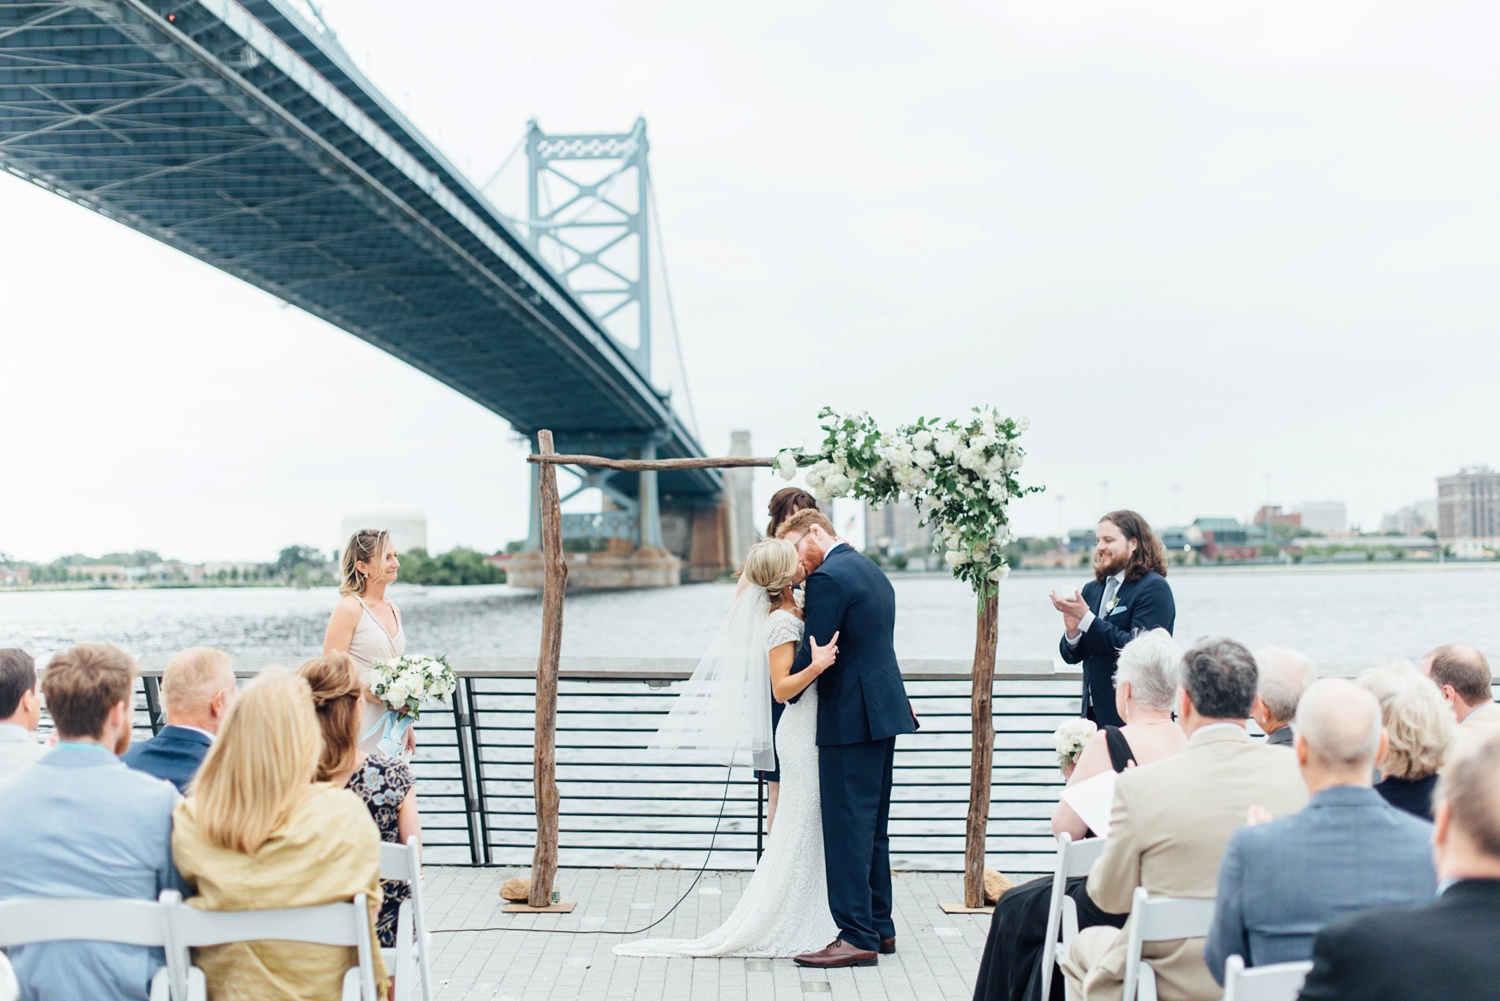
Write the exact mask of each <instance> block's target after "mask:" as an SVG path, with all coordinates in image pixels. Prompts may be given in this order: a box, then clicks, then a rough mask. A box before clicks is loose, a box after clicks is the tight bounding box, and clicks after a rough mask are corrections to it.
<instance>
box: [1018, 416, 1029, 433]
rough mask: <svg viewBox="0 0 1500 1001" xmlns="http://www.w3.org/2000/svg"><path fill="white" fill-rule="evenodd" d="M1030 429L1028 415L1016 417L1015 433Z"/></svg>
mask: <svg viewBox="0 0 1500 1001" xmlns="http://www.w3.org/2000/svg"><path fill="white" fill-rule="evenodd" d="M1030 429H1031V418H1030V417H1018V418H1016V433H1017V434H1019V433H1020V432H1022V431H1029V430H1030Z"/></svg>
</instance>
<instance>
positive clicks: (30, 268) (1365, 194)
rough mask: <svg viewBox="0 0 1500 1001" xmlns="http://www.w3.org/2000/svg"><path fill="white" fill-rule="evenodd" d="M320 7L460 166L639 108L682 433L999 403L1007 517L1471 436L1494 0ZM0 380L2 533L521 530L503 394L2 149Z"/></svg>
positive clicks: (1328, 488) (1488, 448)
mask: <svg viewBox="0 0 1500 1001" xmlns="http://www.w3.org/2000/svg"><path fill="white" fill-rule="evenodd" d="M323 6H324V10H325V14H326V16H327V18H328V20H329V21H330V23H331V24H332V25H333V27H334V28H335V30H336V31H337V32H338V34H339V37H340V39H341V40H342V42H343V44H344V45H345V47H346V49H347V50H348V51H349V52H350V54H351V55H352V56H353V57H354V59H355V60H356V62H357V63H358V64H359V65H360V66H361V67H362V68H363V69H364V70H365V72H366V73H367V74H368V75H369V76H370V77H371V79H372V80H374V82H375V83H376V84H377V85H378V86H379V87H381V88H382V89H383V90H384V91H385V92H386V94H387V95H388V96H389V97H390V98H391V99H392V100H393V101H394V102H395V103H396V104H397V105H398V106H399V107H400V108H401V109H402V110H403V111H404V112H406V114H407V115H408V116H409V117H410V118H411V119H412V120H413V121H414V122H415V123H416V124H417V125H418V126H419V127H420V128H421V129H423V130H424V131H425V132H426V133H427V134H428V135H429V136H430V137H431V138H432V139H433V140H434V141H435V142H436V143H437V144H438V145H439V146H440V147H441V148H442V149H443V150H444V151H445V152H446V153H447V154H448V156H449V157H450V158H451V159H452V160H453V161H454V162H455V163H456V164H458V165H459V166H460V167H461V168H463V169H465V170H466V171H467V172H468V173H469V174H470V176H471V177H472V178H474V179H475V180H476V181H482V180H483V179H484V178H486V177H488V176H489V174H490V173H491V172H492V171H493V170H494V169H495V168H496V167H497V166H498V165H499V164H500V162H501V161H502V160H503V159H504V157H505V155H506V154H507V153H508V152H509V151H510V150H511V149H512V147H513V146H514V145H515V143H516V142H517V140H518V139H519V138H520V137H521V135H522V133H523V130H524V128H525V123H526V120H527V119H528V118H531V117H533V116H535V117H537V118H538V119H539V120H540V122H541V124H542V126H543V128H545V129H549V130H552V131H575V130H576V131H615V130H618V131H624V130H626V129H628V128H629V127H630V125H631V123H632V122H633V121H634V119H635V117H636V116H637V115H644V116H646V117H647V119H648V120H649V123H650V134H651V144H652V149H651V168H652V172H653V177H654V181H655V187H656V191H657V194H658V196H659V199H660V206H659V208H660V214H661V218H662V223H663V231H664V240H665V249H666V254H667V257H668V261H669V264H670V270H671V278H672V285H673V291H674V293H675V298H676V307H677V314H678V319H679V322H680V324H681V327H682V343H683V351H684V353H685V356H686V366H687V371H688V375H689V379H690V382H691V386H692V393H693V396H694V398H695V401H696V405H697V412H698V416H699V419H700V423H701V427H702V432H703V439H704V443H705V445H706V446H707V448H708V449H709V450H710V452H722V451H724V450H725V449H727V445H728V436H729V432H730V431H731V430H732V429H736V428H748V429H750V430H751V431H752V432H753V435H754V442H755V445H756V450H757V451H758V452H762V453H766V454H769V452H770V451H772V450H774V449H775V448H776V447H778V446H781V445H784V444H799V443H803V442H804V441H805V442H807V443H811V442H812V441H813V440H814V439H815V438H816V437H817V426H816V414H817V411H818V409H819V408H820V407H821V406H823V405H824V404H829V405H832V406H834V407H838V408H848V409H854V410H862V409H868V410H869V411H871V412H872V413H873V414H875V415H876V416H877V417H878V418H879V419H881V420H882V421H885V422H888V423H890V424H896V423H902V422H905V421H908V420H910V419H913V418H915V417H917V416H920V415H929V416H941V417H946V416H958V415H961V414H962V413H963V412H964V411H966V410H967V409H968V408H969V407H970V406H972V405H974V404H978V403H993V404H995V405H997V406H999V407H1000V408H1001V409H1002V410H1003V411H1005V412H1007V413H1011V414H1015V415H1018V416H1019V415H1027V416H1029V417H1030V418H1031V420H1032V430H1031V432H1030V434H1029V436H1028V440H1027V443H1026V444H1027V446H1028V449H1029V451H1030V460H1029V462H1028V464H1027V466H1026V468H1025V471H1024V472H1025V475H1026V477H1027V480H1028V482H1033V483H1042V484H1045V485H1046V486H1047V488H1048V489H1047V493H1046V494H1044V495H1042V496H1041V497H1040V498H1033V499H1028V500H1027V501H1025V502H1023V503H1020V504H1018V505H1017V506H1016V508H1015V512H1014V513H1015V520H1016V522H1017V525H1018V528H1019V529H1020V530H1021V531H1022V532H1025V533H1035V534H1043V533H1054V532H1056V531H1057V530H1058V528H1059V526H1060V525H1062V524H1067V525H1080V524H1089V523H1091V522H1092V521H1093V520H1094V518H1095V517H1097V515H1098V514H1099V513H1100V511H1101V509H1102V508H1103V507H1104V506H1110V507H1116V506H1131V507H1135V508H1138V509H1139V510H1141V511H1142V512H1143V513H1144V514H1145V515H1146V516H1147V517H1148V518H1150V519H1152V520H1153V521H1155V522H1157V523H1158V524H1165V523H1168V522H1171V521H1173V520H1174V519H1181V520H1184V521H1185V520H1187V519H1189V518H1191V517H1193V516H1195V515H1215V516H1225V515H1227V516H1237V517H1248V516H1249V515H1250V514H1251V512H1252V511H1253V510H1254V509H1255V507H1256V506H1257V505H1258V504H1260V503H1262V502H1263V501H1264V500H1265V499H1266V498H1267V492H1268V486H1269V491H1270V496H1271V497H1272V499H1273V500H1275V501H1276V502H1278V503H1282V504H1285V505H1287V506H1296V505H1297V504H1299V503H1302V502H1307V501H1317V500H1324V499H1342V500H1346V501H1347V502H1348V505H1349V512H1350V515H1351V518H1352V519H1353V520H1354V521H1356V522H1357V523H1362V524H1363V525H1364V526H1365V527H1367V528H1371V529H1373V528H1376V527H1378V521H1379V518H1380V515H1381V514H1382V512H1385V511H1392V510H1395V509H1396V508H1398V507H1401V506H1403V505H1405V504H1408V503H1410V502H1412V501H1414V500H1417V499H1419V498H1424V497H1429V496H1432V495H1434V494H1435V486H1434V482H1433V481H1434V478H1435V477H1436V476H1438V475H1441V474H1445V473H1449V472H1452V471H1454V470H1456V469H1457V468H1458V467H1459V466H1460V465H1466V464H1476V463H1490V464H1495V465H1500V440H1497V437H1496V434H1495V431H1494V427H1493V424H1494V413H1495V403H1494V398H1495V392H1496V390H1495V385H1496V372H1497V371H1500V338H1497V337H1496V336H1495V328H1496V322H1495V314H1496V297H1495V292H1494V288H1495V286H1496V284H1497V283H1496V275H1495V272H1496V265H1497V263H1500V248H1497V240H1500V218H1497V215H1500V212H1497V196H1496V190H1497V185H1496V180H1495V179H1496V177H1500V78H1497V74H1496V71H1495V61H1494V54H1493V39H1494V38H1495V35H1496V30H1497V28H1500V23H1497V22H1500V9H1497V8H1496V7H1495V6H1494V5H1493V4H1489V3H1480V2H1474V3H1431V4H1414V3H1411V2H1409V0H1403V2H1395V3H1391V2H1386V3H1377V2H1370V0H1359V2H1346V3H1333V2H1325V3H1318V4H1307V3H1305V2H1298V3H1282V2H1270V3H1268V2H1265V0H1257V2H1255V3H1234V4H1231V3H1215V4H1203V3H1196V2H1181V3H1132V4H1118V3H1111V2H1070V3H1066V4H1058V3H1055V2H1031V3H1016V2H999V3H997V2H993V0H991V2H972V3H965V2H953V0H927V2H923V3H917V2H914V0H908V2H905V3H900V4H880V3H874V2H860V3H855V2H843V3H818V2H813V0H795V2H781V0H767V2H764V3H759V4H755V5H750V6H746V5H725V4H704V3H701V2H686V0H684V2H643V3H635V4H628V5H627V4H617V3H603V2H598V0H583V2H576V3H570V4H519V3H511V2H503V3H502V2H493V0H484V2H480V0H467V2H450V3H444V4H423V5H419V6H420V13H419V14H417V13H414V11H416V10H417V9H418V7H416V6H414V5H412V4H410V3H406V2H401V0H328V2H326V3H325V4H324V5H323ZM519 173H520V172H519V171H512V173H511V174H508V175H507V178H506V179H505V180H503V181H502V182H501V183H500V184H498V185H497V186H496V189H495V192H496V195H495V196H496V199H497V202H498V203H499V204H500V206H501V208H502V209H504V210H506V211H510V212H515V211H517V210H519V209H520V204H519V203H517V202H516V201H515V200H514V192H515V190H517V189H516V187H515V183H512V182H516V181H518V180H519ZM1486 289H1489V291H1485V290H1486ZM658 336H659V337H660V336H662V335H661V334H659V335H658ZM663 343H665V342H663ZM662 364H664V363H662V362H660V361H659V367H660V366H661V365H662ZM667 367H668V368H670V365H668V366H667ZM668 374H670V373H669V372H667V371H663V372H662V375H663V376H664V377H665V376H666V375H668ZM0 379H3V400H0V407H3V410H0V420H3V427H4V431H3V433H0V477H3V483H4V488H3V490H0V551H4V552H9V553H12V554H14V555H16V556H20V557H23V558H29V559H51V558H53V557H55V556H57V555H59V554H61V553H64V552H73V551H84V552H92V553H98V552H102V551H105V550H111V549H131V548H136V547H141V548H151V549H156V550H159V551H161V552H163V553H164V554H169V555H174V556H178V557H181V558H186V559H210V558H251V559H270V558H273V557H274V556H275V554H276V551H277V549H279V548H280V547H281V546H282V545H285V544H288V543H293V542H297V543H309V544H315V545H319V546H322V547H324V548H330V547H332V546H334V545H335V544H337V542H338V532H339V521H340V516H341V514H342V512H343V511H345V510H346V509H349V508H352V507H355V506H357V505H360V504H363V503H366V502H369V501H376V500H388V501H392V502H400V503H407V504H414V505H416V506H418V507H421V508H423V509H424V510H425V511H426V512H427V514H428V519H429V535H430V539H431V542H432V548H434V549H446V548H448V547H450V546H452V545H455V544H466V545H471V546H476V547H480V548H492V547H497V546H500V545H502V544H503V543H504V542H506V541H507V540H508V539H512V538H517V537H520V536H522V535H524V533H525V523H526V509H527V508H526V497H525V492H526V486H527V472H526V467H525V463H524V459H523V456H524V449H523V448H522V447H520V445H519V444H518V443H517V440H516V437H515V435H514V434H513V433H512V432H511V431H510V429H509V428H508V426H507V425H506V424H505V423H504V422H503V421H502V420H500V419H499V418H498V417H495V416H494V415H492V414H489V413H488V412H486V411H484V410H482V409H481V408H479V407H478V406H476V405H474V404H473V403H470V402H469V401H467V400H466V399H463V398H462V397H460V396H458V395H457V394H456V393H454V392H452V391H450V390H448V389H446V388H444V387H442V386H440V385H438V384H437V383H435V382H433V381H432V380H430V379H428V378H427V377H426V376H423V375H421V374H419V373H417V372H416V371H414V370H412V369H409V368H407V367H406V366H404V365H403V364H401V363H400V362H397V361H396V360H394V359H392V358H390V357H388V356H386V355H384V354H382V353H381V352H379V351H377V350H376V349H374V348H371V347H369V346H368V345H366V344H364V343H363V342H361V341H359V340H357V339H355V338H353V337H351V336H349V335H347V334H344V333H342V332H341V331H338V330H336V329H334V328H332V327H330V326H328V325H327V324H324V323H323V322H322V321H319V320H316V319H313V318H312V317H309V316H307V315H305V314H302V313H300V312H298V311H297V310H295V309H292V308H286V307H284V306H282V305H281V304H280V303H278V302H277V301H276V300H274V299H273V298H271V297H270V296H267V295H265V294H263V293H261V292H259V291H256V290H254V289H251V288H250V287H248V286H245V285H243V284H241V283H239V282H237V281H236V280H234V279H232V278H229V277H227V276H225V275H223V274H221V273H219V272H216V271H214V270H213V269H211V268H209V267H207V266H205V265H203V264H200V263H198V262H196V261H194V260H192V259H190V258H187V257H185V256H183V255H181V254H178V253H177V252H175V251H172V250H169V249H167V248H165V247H163V246H160V245H158V244H155V243H153V242H151V241H150V240H148V239H146V238H144V237H141V236H139V235H137V234H135V233H133V232H130V231H128V230H126V229H124V228H123V227H121V226H119V225H117V224H114V223H111V222H108V221H106V220H104V219H102V218H100V217H97V216H94V215H92V214H90V213H88V212H86V211H84V210H82V209H79V208H77V207H75V206H73V205H70V204H68V203H66V202H64V201H63V200H62V199H59V198H57V197H55V196H52V195H48V194H46V193H45V192H43V191H41V190H40V189H37V188H33V187H31V186H29V185H27V184H25V183H24V182H21V181H19V180H17V179H15V178H14V177H11V176H9V175H0ZM1268 474H1269V484H1268ZM1102 483H1107V484H1108V486H1107V488H1105V487H1103V486H1101V484H1102ZM777 485H779V483H778V482H776V481H773V480H772V479H771V474H770V473H764V474H762V480H761V481H760V486H761V490H760V492H761V494H762V496H764V495H766V494H769V492H770V490H771V489H773V488H774V487H775V486H777ZM1174 485H1177V486H1180V490H1179V491H1174V490H1173V486H1174Z"/></svg>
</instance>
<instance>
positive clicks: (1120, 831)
mask: <svg viewBox="0 0 1500 1001" xmlns="http://www.w3.org/2000/svg"><path fill="white" fill-rule="evenodd" d="M1306 802H1307V786H1306V785H1304V784H1303V782H1302V775H1301V773H1300V772H1299V771H1298V770H1297V760H1296V758H1294V757H1293V756H1292V755H1290V754H1287V753H1286V752H1285V751H1283V750H1280V749H1279V748H1272V747H1264V746H1262V745H1261V744H1260V743H1259V742H1257V741H1256V740H1254V739H1253V738H1252V737H1251V736H1250V735H1249V734H1248V733H1246V732H1245V731H1244V730H1243V729H1241V728H1240V727H1237V726H1224V727H1215V728H1213V729H1205V730H1199V731H1197V732H1195V733H1194V734H1193V735H1192V737H1190V738H1189V740H1188V745H1187V747H1186V748H1184V749H1183V750H1182V751H1179V752H1178V753H1177V754H1174V755H1172V756H1171V757H1167V758H1163V759H1161V760H1160V761H1153V762H1152V763H1150V764H1148V765H1142V766H1141V767H1139V768H1131V769H1127V770H1126V771H1124V772H1122V773H1120V777H1119V778H1118V779H1117V780H1116V781H1115V799H1114V806H1113V809H1112V811H1111V816H1110V829H1109V838H1108V840H1106V841H1105V843H1104V853H1103V854H1102V855H1100V856H1099V860H1098V861H1097V862H1095V863H1094V867H1093V869H1092V871H1091V872H1090V873H1089V879H1088V893H1089V897H1090V898H1091V899H1092V900H1093V901H1094V903H1096V904H1098V905H1099V907H1100V908H1101V909H1103V910H1105V911H1109V912H1111V913H1114V914H1124V913H1126V912H1128V911H1129V910H1130V905H1131V895H1132V894H1133V893H1134V892H1135V888H1136V887H1138V886H1143V887H1145V888H1146V889H1147V891H1149V892H1151V893H1154V894H1165V895H1167V896H1173V897H1212V896H1213V895H1214V893H1215V891H1216V889H1217V883H1218V872H1219V860H1220V858H1221V857H1222V856H1223V854H1224V846H1225V845H1226V844H1227V843H1228V841H1229V836H1230V835H1231V834H1233V833H1234V831H1235V829H1236V828H1238V827H1239V826H1240V825H1242V824H1244V822H1245V816H1246V814H1248V813H1249V811H1250V807H1252V806H1262V807H1265V808H1266V809H1267V810H1270V811H1271V813H1272V814H1274V815H1276V816H1282V815H1284V814H1288V813H1294V812H1296V811H1297V810H1300V809H1301V808H1302V806H1303V804H1304V803H1306ZM1129 928H1130V923H1129V921H1128V920H1127V921H1126V924H1125V929H1124V930H1122V931H1116V930H1114V929H1108V930H1107V933H1108V934H1111V935H1114V936H1115V940H1114V943H1113V945H1112V947H1111V948H1110V949H1109V950H1108V951H1107V952H1106V953H1105V954H1104V956H1103V959H1102V960H1101V961H1100V962H1099V964H1098V965H1099V966H1101V967H1103V968H1104V969H1103V970H1102V971H1101V974H1102V975H1103V977H1104V984H1105V985H1108V984H1112V985H1113V995H1110V993H1109V989H1108V987H1107V986H1104V989H1103V990H1092V989H1091V991H1090V993H1089V994H1088V997H1089V999H1090V1001H1093V999H1095V998H1099V997H1101V996H1102V997H1109V996H1113V997H1118V996H1119V991H1120V982H1121V981H1122V980H1123V979H1124V974H1125V949H1126V944H1127V942H1128V936H1129ZM1091 931H1094V932H1095V933H1096V934H1105V933H1106V932H1105V931H1104V930H1097V929H1091ZM1146 956H1147V957H1148V958H1149V959H1151V965H1152V966H1153V967H1154V968H1155V969H1156V976H1157V988H1158V991H1159V992H1160V997H1161V999H1162V1001H1185V999H1194V1001H1197V999H1202V1001H1209V999H1216V998H1218V997H1219V996H1220V994H1221V993H1222V992H1221V991H1220V990H1219V988H1218V985H1217V984H1215V983H1214V980H1213V978H1212V977H1210V976H1209V974H1208V968H1207V967H1206V966H1204V965H1203V939H1201V938H1192V939H1183V940H1181V941H1177V942H1156V943H1153V944H1151V945H1148V946H1147V947H1146ZM1101 986H1103V985H1101Z"/></svg>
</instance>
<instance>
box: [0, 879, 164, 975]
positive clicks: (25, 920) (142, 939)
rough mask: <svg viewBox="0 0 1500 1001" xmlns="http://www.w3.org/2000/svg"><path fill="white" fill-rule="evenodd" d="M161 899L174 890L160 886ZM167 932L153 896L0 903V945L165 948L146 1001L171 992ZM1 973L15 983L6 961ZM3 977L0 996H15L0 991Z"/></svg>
mask: <svg viewBox="0 0 1500 1001" xmlns="http://www.w3.org/2000/svg"><path fill="white" fill-rule="evenodd" d="M161 899H162V900H163V901H166V900H168V899H171V900H176V899H180V898H179V897H178V894H177V892H176V891H175V890H163V891H162V894H161ZM170 936H171V930H170V928H169V927H168V922H167V912H166V910H165V908H164V907H163V905H162V904H161V903H158V902H157V901H155V900H124V899H111V898H108V897H95V898H91V899H90V898H76V899H66V900H64V899H46V898H30V899H22V900H5V901H0V948H11V947H13V946H25V945H39V944H41V943H44V942H109V943H113V944H116V945H136V946H142V947H144V948H151V949H163V950H165V951H166V954H167V962H168V966H166V967H163V968H162V969H161V970H158V971H157V973H156V976H154V977H152V978H151V1001H168V998H169V996H170V985H171V966H170V964H171V955H172V949H171V945H170V942H171V938H170ZM5 973H6V975H8V976H9V978H10V982H11V984H12V985H14V984H15V973H14V971H13V970H12V969H11V968H10V963H9V962H7V963H6V967H5ZM4 980H5V977H3V976H0V998H6V997H10V998H14V997H15V996H16V995H15V994H11V995H6V994H5V992H4V989H3V984H4ZM17 993H19V988H18V987H17Z"/></svg>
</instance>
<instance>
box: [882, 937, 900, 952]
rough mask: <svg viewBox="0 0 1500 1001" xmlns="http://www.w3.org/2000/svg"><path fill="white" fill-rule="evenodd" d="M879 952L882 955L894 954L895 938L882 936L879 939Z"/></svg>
mask: <svg viewBox="0 0 1500 1001" xmlns="http://www.w3.org/2000/svg"><path fill="white" fill-rule="evenodd" d="M880 954H881V955H882V956H894V955H895V954H896V938H895V936H892V937H890V938H883V939H881V940H880Z"/></svg>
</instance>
